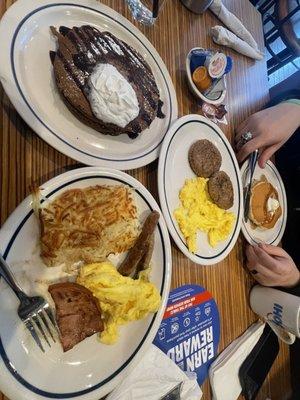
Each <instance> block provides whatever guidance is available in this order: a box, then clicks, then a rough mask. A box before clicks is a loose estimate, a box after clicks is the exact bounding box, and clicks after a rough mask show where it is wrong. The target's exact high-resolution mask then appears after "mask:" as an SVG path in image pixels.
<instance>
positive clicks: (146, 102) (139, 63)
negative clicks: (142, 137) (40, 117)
mask: <svg viewBox="0 0 300 400" xmlns="http://www.w3.org/2000/svg"><path fill="white" fill-rule="evenodd" d="M50 29H51V31H52V33H53V34H54V35H55V36H56V38H57V41H58V48H57V51H50V58H51V61H52V64H53V70H54V76H55V80H56V84H57V87H58V90H59V92H60V94H61V96H62V98H63V100H64V102H65V104H66V105H67V107H68V108H69V110H70V111H71V112H72V113H73V114H74V115H75V116H76V117H77V118H78V119H79V120H81V121H82V122H83V123H84V124H86V125H88V126H90V127H92V128H94V129H95V130H97V131H99V132H101V133H103V134H107V135H113V136H117V135H120V134H122V133H126V134H128V135H129V137H131V138H135V137H137V136H138V134H139V133H140V132H142V131H143V130H145V129H146V128H148V127H149V126H150V124H151V123H152V121H153V120H154V119H155V118H156V116H158V117H160V118H163V117H164V115H163V114H162V112H161V107H162V104H163V103H162V102H161V100H160V98H159V96H160V95H159V90H158V88H157V85H156V82H155V79H154V76H153V74H152V71H151V68H150V66H149V65H148V64H147V63H146V61H145V60H144V59H143V57H142V56H141V55H140V54H139V53H138V52H137V51H136V50H134V49H133V48H132V47H131V46H129V45H128V44H126V43H125V42H123V41H122V40H120V39H118V38H117V37H115V36H114V35H113V34H112V33H110V32H100V31H99V30H98V29H96V28H94V27H92V26H89V25H84V26H81V27H73V28H72V29H71V28H67V27H64V26H61V27H60V28H59V30H58V31H57V29H55V28H54V27H51V28H50ZM99 63H103V64H111V65H113V66H114V67H115V68H116V69H117V70H118V72H119V73H120V74H121V75H122V76H123V77H124V78H125V79H126V80H127V81H128V82H129V83H130V84H131V86H132V87H133V89H134V91H135V93H136V95H137V99H138V103H139V109H140V111H139V115H138V116H137V117H136V118H135V119H134V120H132V121H131V122H130V123H129V124H127V125H126V126H125V127H124V128H121V127H119V126H117V125H115V124H112V123H106V122H104V121H101V120H100V119H98V118H96V116H95V115H94V114H93V112H92V109H91V106H90V102H89V100H88V93H89V90H90V89H89V84H88V80H89V77H90V75H91V73H92V71H93V69H94V68H95V66H96V65H97V64H99Z"/></svg>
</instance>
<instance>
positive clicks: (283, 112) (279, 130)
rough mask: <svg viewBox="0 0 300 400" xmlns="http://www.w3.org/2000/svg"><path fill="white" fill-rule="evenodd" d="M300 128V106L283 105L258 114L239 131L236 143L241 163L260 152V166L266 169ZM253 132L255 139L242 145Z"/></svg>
mask: <svg viewBox="0 0 300 400" xmlns="http://www.w3.org/2000/svg"><path fill="white" fill-rule="evenodd" d="M299 126H300V106H299V105H297V104H291V103H281V104H278V105H277V106H274V107H270V108H267V109H265V110H262V111H260V112H257V113H255V114H253V115H251V116H250V117H249V118H247V119H246V120H245V121H244V122H243V123H242V124H241V125H240V126H239V127H238V129H237V133H236V137H235V142H236V148H237V150H238V153H237V159H238V161H239V162H242V161H243V160H245V158H246V157H248V155H249V154H250V153H252V152H253V151H254V150H256V149H259V150H260V157H259V160H258V164H259V166H260V167H261V168H264V167H265V165H266V162H267V161H268V160H269V158H270V157H271V156H272V155H273V154H274V153H275V152H276V151H277V150H278V149H279V148H280V147H281V146H282V145H283V144H284V143H285V142H286V141H287V140H288V139H289V138H290V136H292V134H293V133H294V132H295V131H296V130H297V129H298V127H299ZM246 132H251V133H252V136H253V139H252V140H249V142H247V143H246V144H244V145H242V141H241V137H242V135H243V134H244V133H246Z"/></svg>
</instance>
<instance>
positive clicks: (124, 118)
mask: <svg viewBox="0 0 300 400" xmlns="http://www.w3.org/2000/svg"><path fill="white" fill-rule="evenodd" d="M89 88H90V90H89V94H88V97H89V102H90V104H91V108H92V111H93V113H94V115H95V116H96V118H98V119H100V120H102V121H104V122H105V123H111V124H115V125H117V126H120V127H121V128H125V126H126V125H128V124H129V122H131V121H133V120H134V119H135V118H136V117H137V116H138V115H139V112H140V109H139V103H138V99H137V96H136V93H135V91H134V89H133V87H132V86H131V85H130V83H129V82H128V81H127V80H126V79H125V78H124V77H123V76H122V75H121V74H120V72H119V71H118V70H117V69H116V68H115V67H114V66H113V65H111V64H98V65H96V67H95V68H94V70H93V71H92V73H91V75H90V77H89Z"/></svg>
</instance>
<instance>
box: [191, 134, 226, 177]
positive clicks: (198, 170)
mask: <svg viewBox="0 0 300 400" xmlns="http://www.w3.org/2000/svg"><path fill="white" fill-rule="evenodd" d="M189 163H190V166H191V168H192V170H193V171H194V172H195V174H196V175H197V176H201V177H203V178H209V177H210V176H211V175H212V174H214V173H215V172H217V171H219V169H220V167H221V164H222V156H221V153H220V152H219V150H218V149H217V148H216V146H215V145H214V144H212V143H211V142H210V141H209V140H206V139H203V140H197V142H195V143H193V144H192V146H191V147H190V150H189Z"/></svg>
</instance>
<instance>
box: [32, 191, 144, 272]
mask: <svg viewBox="0 0 300 400" xmlns="http://www.w3.org/2000/svg"><path fill="white" fill-rule="evenodd" d="M39 219H40V226H41V257H42V258H43V260H44V262H45V263H46V265H47V266H49V267H52V266H57V265H61V264H63V263H64V264H65V265H66V266H71V265H73V264H74V263H78V262H84V263H95V262H101V261H103V260H104V259H105V258H106V257H107V256H108V255H109V254H114V253H122V252H125V251H127V250H128V249H130V248H131V247H132V246H133V244H134V243H135V241H136V238H137V236H138V233H139V230H138V220H137V208H136V205H135V201H134V196H133V192H132V190H131V189H130V188H129V187H127V186H124V185H116V186H108V185H107V186H99V185H97V186H90V187H87V188H83V189H70V190H67V191H65V192H63V193H62V194H61V195H59V196H58V197H57V198H55V199H54V200H53V201H52V202H50V203H47V204H46V206H44V207H42V208H40V209H39Z"/></svg>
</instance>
